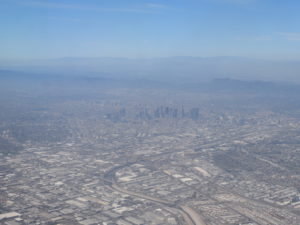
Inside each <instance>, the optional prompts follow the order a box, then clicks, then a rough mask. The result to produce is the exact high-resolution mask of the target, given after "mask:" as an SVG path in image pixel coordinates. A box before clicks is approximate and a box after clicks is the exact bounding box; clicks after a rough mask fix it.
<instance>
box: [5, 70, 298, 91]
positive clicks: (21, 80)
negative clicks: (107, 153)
mask: <svg viewBox="0 0 300 225" xmlns="http://www.w3.org/2000/svg"><path fill="white" fill-rule="evenodd" d="M101 75H103V74H97V76H89V75H82V76H69V75H58V74H54V75H49V74H39V73H28V72H18V71H11V70H0V82H1V83H2V84H4V85H10V86H11V85H14V83H18V84H19V86H20V85H27V84H43V85H45V84H46V85H55V86H70V85H71V86H72V85H75V86H78V85H79V86H82V87H98V86H99V87H108V88H109V87H111V88H166V89H176V90H185V91H205V92H238V93H286V94H287V93H288V94H300V85H296V84H287V83H279V82H266V81H258V80H248V81H247V80H238V79H231V78H217V79H212V80H210V81H202V82H190V81H188V80H184V79H183V80H181V81H182V82H178V80H175V81H173V80H171V79H170V80H168V81H162V80H159V79H156V78H155V77H154V78H152V79H150V78H143V77H142V78H134V77H108V76H101Z"/></svg>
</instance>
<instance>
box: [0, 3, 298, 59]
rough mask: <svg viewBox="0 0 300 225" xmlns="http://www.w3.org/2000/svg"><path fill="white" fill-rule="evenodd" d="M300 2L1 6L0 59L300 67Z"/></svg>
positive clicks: (17, 4) (25, 4) (29, 4)
mask: <svg viewBox="0 0 300 225" xmlns="http://www.w3.org/2000/svg"><path fill="white" fill-rule="evenodd" d="M299 12H300V1H299V0H149V1H145V0H109V1H104V0H0V59H47V58H62V57H128V58H152V57H173V56H200V57H214V56H237V57H252V58H262V59H283V60H300V25H299V24H300V13H299Z"/></svg>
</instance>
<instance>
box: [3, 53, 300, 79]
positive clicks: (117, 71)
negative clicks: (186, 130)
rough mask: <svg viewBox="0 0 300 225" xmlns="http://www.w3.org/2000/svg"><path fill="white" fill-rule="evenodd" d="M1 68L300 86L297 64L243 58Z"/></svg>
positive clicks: (80, 61)
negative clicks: (251, 81) (264, 82)
mask: <svg viewBox="0 0 300 225" xmlns="http://www.w3.org/2000/svg"><path fill="white" fill-rule="evenodd" d="M0 68H2V69H7V70H15V71H24V72H29V73H42V74H49V75H62V74H63V75H68V76H90V77H109V78H125V79H128V78H134V79H136V78H141V79H150V80H157V81H162V82H169V81H170V80H171V81H172V82H175V81H176V82H178V83H182V82H183V81H186V82H203V81H206V82H208V81H210V80H212V79H214V78H216V79H217V78H231V79H237V80H262V81H273V82H274V81H281V82H282V81H286V82H296V83H299V84H300V77H299V72H300V61H279V60H277V61H274V60H273V61H272V60H260V59H251V58H242V57H225V56H224V57H206V58H205V57H165V58H148V59H147V58H140V59H133V58H109V57H102V58H101V57H100V58H84V57H82V58H59V59H48V60H26V61H25V60H23V61H8V60H6V61H3V60H2V61H1V60H0Z"/></svg>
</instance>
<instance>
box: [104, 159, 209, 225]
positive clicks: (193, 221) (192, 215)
mask: <svg viewBox="0 0 300 225" xmlns="http://www.w3.org/2000/svg"><path fill="white" fill-rule="evenodd" d="M131 164H133V163H127V164H125V165H122V166H117V167H114V168H112V169H111V170H110V171H108V172H107V173H106V174H105V176H104V177H105V179H106V180H109V182H107V184H108V185H109V187H110V188H111V189H113V190H115V191H117V192H120V193H123V194H127V195H130V196H133V197H136V198H141V199H144V200H148V201H152V202H155V203H158V204H160V205H163V206H165V207H169V208H173V209H175V210H176V211H178V212H179V213H180V214H181V216H182V217H183V219H184V221H185V224H186V225H206V223H205V222H204V220H203V219H202V218H201V216H200V215H199V214H198V213H197V212H196V211H195V210H193V209H192V208H190V207H188V206H186V205H179V204H176V203H174V202H170V201H166V200H162V199H159V198H155V197H152V196H147V195H144V194H141V193H137V192H132V191H130V190H127V189H124V188H122V187H120V186H119V185H118V184H117V183H116V180H115V173H116V172H117V171H118V170H119V169H122V168H124V167H126V166H129V165H131Z"/></svg>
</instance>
